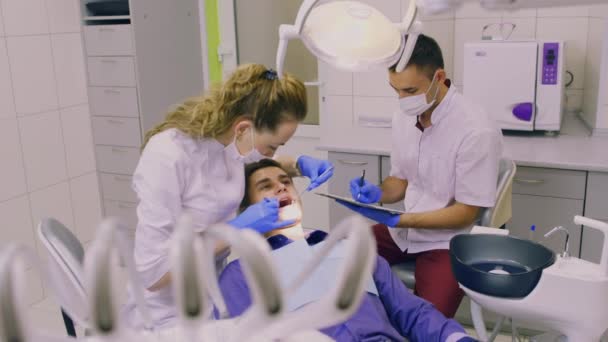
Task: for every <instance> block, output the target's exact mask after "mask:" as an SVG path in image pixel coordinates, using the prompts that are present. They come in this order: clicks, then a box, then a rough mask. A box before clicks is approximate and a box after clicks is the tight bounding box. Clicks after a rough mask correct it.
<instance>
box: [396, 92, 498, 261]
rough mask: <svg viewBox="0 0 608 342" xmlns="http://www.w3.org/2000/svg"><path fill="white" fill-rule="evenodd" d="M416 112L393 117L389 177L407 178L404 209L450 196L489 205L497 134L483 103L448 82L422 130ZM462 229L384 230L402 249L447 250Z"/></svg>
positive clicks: (421, 208) (437, 205) (443, 203)
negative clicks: (447, 86) (472, 98)
mask: <svg viewBox="0 0 608 342" xmlns="http://www.w3.org/2000/svg"><path fill="white" fill-rule="evenodd" d="M416 123H417V119H416V117H411V116H406V115H404V114H402V113H396V114H395V116H394V117H393V131H392V150H391V176H393V177H397V178H400V179H405V180H407V181H408V186H407V191H406V193H405V198H404V206H405V210H406V211H407V212H411V213H417V212H425V211H432V210H437V209H442V208H445V207H447V206H449V205H451V204H452V203H453V202H454V201H458V202H460V203H464V204H468V205H473V206H479V207H493V206H494V203H495V199H496V187H497V185H496V184H497V182H498V165H499V162H500V158H501V157H502V151H503V149H502V133H501V132H500V130H499V129H498V127H497V126H496V125H495V124H494V122H493V121H492V119H491V117H490V116H489V115H488V113H486V112H485V111H484V110H483V109H482V108H480V107H479V106H476V105H475V104H473V103H470V102H469V101H467V99H466V98H464V97H463V96H462V95H460V94H459V93H458V91H457V89H456V87H455V86H454V85H452V86H451V87H450V89H449V91H448V93H447V94H446V96H445V97H444V99H443V101H442V102H441V103H440V104H439V105H438V106H437V108H435V110H434V111H433V114H432V115H431V123H432V125H431V126H430V127H428V128H426V129H424V131H421V130H420V129H419V128H418V127H417V125H416ZM469 229H470V228H465V229H460V230H458V229H407V228H406V229H402V228H394V229H389V232H390V234H391V236H392V238H393V240H394V241H395V243H396V244H397V246H399V248H400V249H401V250H402V251H405V250H408V252H409V253H419V252H424V251H428V250H433V249H448V248H449V242H450V239H451V238H452V237H453V236H454V235H456V234H461V233H465V232H467V231H468V230H469Z"/></svg>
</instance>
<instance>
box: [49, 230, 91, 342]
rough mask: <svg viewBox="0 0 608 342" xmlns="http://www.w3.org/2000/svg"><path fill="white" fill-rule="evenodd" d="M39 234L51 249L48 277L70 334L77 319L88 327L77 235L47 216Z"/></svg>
mask: <svg viewBox="0 0 608 342" xmlns="http://www.w3.org/2000/svg"><path fill="white" fill-rule="evenodd" d="M38 237H39V238H40V241H41V242H42V245H43V246H44V247H45V248H46V250H47V251H48V253H49V260H48V265H47V267H46V273H47V274H46V277H47V279H48V280H49V282H50V285H51V287H52V288H53V289H54V291H53V292H54V293H55V295H56V297H57V300H58V301H59V305H60V306H61V313H62V316H63V319H64V324H65V327H66V330H67V333H68V335H69V336H74V337H75V336H76V332H75V329H74V323H76V325H78V326H80V327H83V328H85V330H86V329H88V328H90V325H89V315H88V312H89V309H88V305H87V299H86V291H85V287H84V271H83V266H84V248H83V246H82V243H81V242H80V241H79V240H78V238H77V237H76V236H75V235H74V234H73V233H72V232H71V231H70V230H69V229H68V228H67V227H66V226H65V225H63V224H62V223H61V222H59V221H57V220H55V219H53V218H44V219H42V220H41V221H40V224H39V225H38Z"/></svg>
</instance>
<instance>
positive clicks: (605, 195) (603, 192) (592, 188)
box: [585, 172, 608, 218]
mask: <svg viewBox="0 0 608 342" xmlns="http://www.w3.org/2000/svg"><path fill="white" fill-rule="evenodd" d="M585 215H586V216H589V217H591V218H607V217H608V173H598V172H590V173H589V181H588V182H587V203H585Z"/></svg>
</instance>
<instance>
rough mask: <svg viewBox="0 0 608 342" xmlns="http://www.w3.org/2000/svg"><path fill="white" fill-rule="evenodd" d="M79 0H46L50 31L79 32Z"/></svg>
mask: <svg viewBox="0 0 608 342" xmlns="http://www.w3.org/2000/svg"><path fill="white" fill-rule="evenodd" d="M78 5H79V1H73V0H46V7H47V9H48V17H49V28H50V31H51V33H65V32H80V9H79V8H78Z"/></svg>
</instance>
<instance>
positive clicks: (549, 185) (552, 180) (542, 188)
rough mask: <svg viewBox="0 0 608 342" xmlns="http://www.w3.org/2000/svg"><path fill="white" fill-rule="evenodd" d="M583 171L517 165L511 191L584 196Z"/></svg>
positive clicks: (585, 176) (574, 196)
mask: <svg viewBox="0 0 608 342" xmlns="http://www.w3.org/2000/svg"><path fill="white" fill-rule="evenodd" d="M586 180H587V174H586V172H585V171H570V170H557V169H544V168H535V167H519V168H517V173H516V174H515V179H514V180H513V193H514V194H522V195H537V196H551V197H561V198H574V199H584V198H585V183H586Z"/></svg>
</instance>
